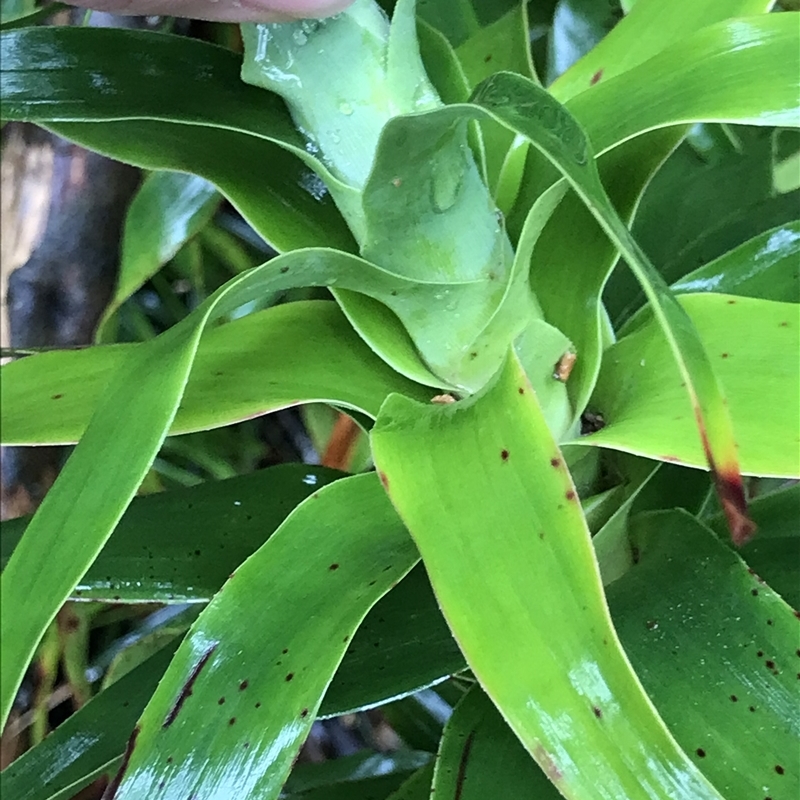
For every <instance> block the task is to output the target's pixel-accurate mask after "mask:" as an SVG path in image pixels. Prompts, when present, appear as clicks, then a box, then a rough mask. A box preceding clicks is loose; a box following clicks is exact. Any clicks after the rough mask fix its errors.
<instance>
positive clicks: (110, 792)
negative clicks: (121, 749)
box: [103, 725, 140, 800]
mask: <svg viewBox="0 0 800 800" xmlns="http://www.w3.org/2000/svg"><path fill="white" fill-rule="evenodd" d="M139 730H140V728H139V726H138V725H137V726H136V727H135V728H134V729H133V733H131V736H130V739H128V744H127V745H126V746H125V754H124V755H123V756H122V763H121V764H120V765H119V770H118V771H117V774H116V775H115V776H114V779H113V780H112V781H111V783H109V784H108V787H107V788H106V791H105V793H104V794H103V797H107V798H108V800H114V795H116V793H117V790H118V789H119V785H120V783H122V778H123V776H124V775H125V770H126V769H128V763H129V762H130V760H131V755H132V754H133V748H134V747H136V739H137V738H138V736H139Z"/></svg>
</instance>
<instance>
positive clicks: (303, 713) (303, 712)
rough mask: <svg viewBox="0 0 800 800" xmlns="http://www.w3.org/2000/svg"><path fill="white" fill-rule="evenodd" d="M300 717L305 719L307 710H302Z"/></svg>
mask: <svg viewBox="0 0 800 800" xmlns="http://www.w3.org/2000/svg"><path fill="white" fill-rule="evenodd" d="M300 716H301V717H302V718H303V719H305V718H306V717H307V716H308V709H307V708H304V709H303V710H302V711H301V712H300Z"/></svg>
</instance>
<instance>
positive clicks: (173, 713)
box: [161, 644, 217, 728]
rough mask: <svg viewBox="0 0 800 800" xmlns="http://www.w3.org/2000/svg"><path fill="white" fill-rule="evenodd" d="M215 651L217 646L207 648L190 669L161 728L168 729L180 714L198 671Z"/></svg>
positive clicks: (190, 692)
mask: <svg viewBox="0 0 800 800" xmlns="http://www.w3.org/2000/svg"><path fill="white" fill-rule="evenodd" d="M216 649H217V645H216V644H212V645H211V647H209V648H208V650H206V652H205V653H203V655H202V656H201V658H200V660H199V661H198V662H197V664H195V666H194V669H192V671H191V673H189V677H188V679H187V680H186V683H185V684H184V685H183V688H182V689H181V691H180V694H179V695H178V697H177V699H176V700H175V703H174V705H173V706H172V708H171V709H170V710H169V713H168V714H167V716H166V719H165V720H164V722H163V723H162V725H161V727H162V728H168V727H169V726H170V725H172V723H173V722H175V718H176V717H177V716H178V714H179V713H180V710H181V708H183V704H184V703H185V702H186V699H187V698H188V697H189V696H190V695H191V694H192V687H193V686H194V682H195V681H196V680H197V676H198V675H199V674H200V671H201V670H202V669H203V667H204V666H205V665H206V664H207V663H208V659H209V658H211V654H212V653H213V652H214V651H215V650H216Z"/></svg>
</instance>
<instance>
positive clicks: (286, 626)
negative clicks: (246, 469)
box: [110, 474, 418, 800]
mask: <svg viewBox="0 0 800 800" xmlns="http://www.w3.org/2000/svg"><path fill="white" fill-rule="evenodd" d="M417 558H418V557H417V554H416V550H415V548H414V545H413V542H412V541H411V538H410V537H409V536H408V534H407V532H406V530H405V528H404V527H403V525H402V524H401V523H400V522H399V520H398V518H397V516H396V514H395V513H394V511H393V509H392V507H391V504H390V503H389V502H388V500H387V499H386V496H385V494H384V493H383V492H382V490H381V487H380V484H379V482H378V480H377V478H376V476H375V475H374V474H372V475H364V476H356V477H353V478H348V479H344V480H342V481H337V482H336V483H334V484H332V485H330V486H328V487H325V488H323V489H321V490H320V491H319V492H318V493H317V494H316V496H313V497H311V498H309V499H308V500H307V501H305V503H303V504H302V505H300V506H299V507H298V508H297V509H296V510H295V511H294V513H293V514H291V515H290V516H289V518H288V519H287V520H286V522H284V524H283V525H282V526H281V528H280V529H279V530H278V532H276V533H275V535H274V536H272V537H271V538H270V539H269V541H268V542H267V543H266V544H265V545H264V546H263V547H262V548H260V549H259V551H258V552H256V553H255V554H254V555H253V556H251V557H250V558H249V559H248V560H247V561H246V562H245V563H244V564H243V565H242V566H241V567H239V569H238V570H237V571H236V573H235V574H234V575H233V576H232V577H231V578H230V580H229V581H228V582H227V583H226V584H225V586H224V587H223V589H222V590H221V591H220V592H219V594H217V596H216V597H215V598H214V600H213V601H212V602H211V604H210V605H209V606H208V608H207V609H206V610H205V611H204V612H203V613H202V614H201V615H200V617H199V619H198V620H197V622H196V623H195V625H194V626H193V627H192V629H191V630H190V632H189V634H188V635H187V637H186V639H184V641H183V643H182V644H181V646H180V648H179V649H178V652H177V654H176V655H175V658H174V659H173V661H172V663H171V664H170V667H169V669H168V670H167V673H166V674H165V676H164V678H163V679H162V680H161V682H160V683H159V686H158V689H157V690H156V692H155V694H154V695H153V699H152V700H151V701H150V703H149V704H148V706H147V708H146V709H145V711H144V714H143V715H142V717H141V718H140V720H139V722H138V724H137V727H136V728H135V729H134V733H133V734H132V736H131V739H130V742H129V746H128V750H127V752H126V757H125V760H124V761H123V764H122V767H121V770H120V773H119V775H118V777H117V779H116V785H117V786H118V788H117V789H116V791H111V792H110V796H111V797H112V798H114V800H124V798H139V797H144V796H151V795H153V794H155V793H156V792H157V791H158V792H159V794H158V796H159V797H160V798H164V800H178V799H179V798H180V800H185V798H186V797H187V795H191V793H192V792H194V791H198V790H200V789H201V788H202V791H203V792H204V793H205V794H206V796H208V797H219V798H222V797H231V796H232V795H241V796H244V797H260V798H263V799H264V800H268V798H272V797H277V796H278V793H279V792H280V790H281V787H282V786H283V784H284V782H285V780H286V777H287V775H288V773H289V770H290V769H291V766H292V763H293V761H294V759H295V757H296V756H297V753H298V751H299V749H300V746H301V744H302V743H303V741H304V739H305V737H306V735H307V734H308V731H309V729H310V727H311V724H312V722H313V720H314V718H315V716H316V712H317V709H318V708H319V705H320V702H321V700H322V697H323V694H324V692H325V689H326V688H327V686H328V684H329V683H330V680H331V678H332V676H333V673H334V671H335V670H336V668H337V666H338V665H339V662H340V661H341V658H342V656H343V655H344V651H345V649H346V646H347V642H348V641H349V639H350V638H351V637H352V635H353V633H354V632H355V629H356V628H357V627H358V624H359V623H360V622H361V620H362V619H363V617H364V615H365V614H366V613H367V611H368V610H369V608H370V607H371V606H372V605H373V604H374V603H375V602H376V601H377V600H378V599H379V598H380V597H381V596H382V595H383V594H385V593H386V592H387V591H388V590H389V588H390V587H391V586H392V585H393V584H394V583H396V582H397V581H398V580H400V578H402V577H403V575H404V574H405V573H406V572H408V570H409V569H411V567H412V566H413V565H414V563H415V562H416V560H417ZM331 598H335V599H334V600H332V599H331ZM242 608H249V609H250V613H248V614H242V613H241V609H242ZM198 753H202V760H201V761H199V762H198V760H197V756H198ZM233 753H235V754H236V755H235V756H234V755H233Z"/></svg>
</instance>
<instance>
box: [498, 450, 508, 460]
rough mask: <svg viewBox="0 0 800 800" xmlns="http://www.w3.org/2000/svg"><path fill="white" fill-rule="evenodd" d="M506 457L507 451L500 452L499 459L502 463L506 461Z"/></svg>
mask: <svg viewBox="0 0 800 800" xmlns="http://www.w3.org/2000/svg"><path fill="white" fill-rule="evenodd" d="M508 456H509V453H508V450H501V451H500V458H502V459H503V461H508Z"/></svg>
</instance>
